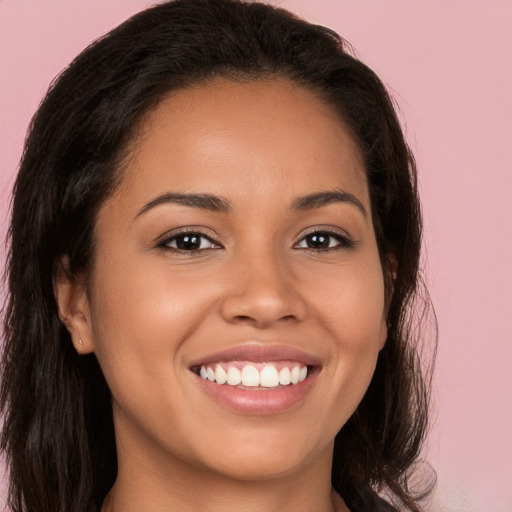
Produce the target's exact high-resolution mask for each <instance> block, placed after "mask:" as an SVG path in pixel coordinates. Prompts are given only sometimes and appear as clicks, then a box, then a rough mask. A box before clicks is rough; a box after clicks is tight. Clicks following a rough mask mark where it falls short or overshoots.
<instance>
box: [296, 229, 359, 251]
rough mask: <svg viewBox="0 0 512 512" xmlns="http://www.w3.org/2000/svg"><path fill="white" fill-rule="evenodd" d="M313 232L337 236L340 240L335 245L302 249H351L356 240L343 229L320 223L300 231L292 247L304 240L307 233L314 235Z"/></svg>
mask: <svg viewBox="0 0 512 512" xmlns="http://www.w3.org/2000/svg"><path fill="white" fill-rule="evenodd" d="M315 233H323V234H326V235H329V236H332V237H334V238H337V239H338V240H339V242H340V245H338V246H335V247H329V248H325V249H313V248H303V249H304V250H310V251H314V252H319V251H329V250H333V249H340V248H341V249H343V248H344V249H352V248H354V247H355V245H356V241H355V240H354V239H353V238H352V237H351V236H350V235H349V234H348V233H347V232H346V231H345V230H343V229H341V228H338V227H335V226H330V225H324V226H322V225H320V226H314V227H311V228H309V229H307V230H306V231H305V232H303V233H301V235H300V238H299V239H298V241H297V242H295V243H294V248H295V247H296V246H297V245H298V244H299V243H300V242H302V241H303V240H304V238H306V237H307V236H309V235H314V234H315Z"/></svg>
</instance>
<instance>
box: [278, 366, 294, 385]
mask: <svg viewBox="0 0 512 512" xmlns="http://www.w3.org/2000/svg"><path fill="white" fill-rule="evenodd" d="M291 381H292V380H291V373H290V368H288V367H286V366H285V367H284V368H283V369H282V370H281V371H280V372H279V384H281V386H288V384H290V382H291Z"/></svg>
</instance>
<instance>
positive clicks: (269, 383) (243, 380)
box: [199, 363, 308, 388]
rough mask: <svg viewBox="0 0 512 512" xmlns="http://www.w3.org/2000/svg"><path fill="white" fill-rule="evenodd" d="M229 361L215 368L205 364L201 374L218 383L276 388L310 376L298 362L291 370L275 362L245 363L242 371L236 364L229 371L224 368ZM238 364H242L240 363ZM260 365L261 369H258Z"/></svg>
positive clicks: (305, 367)
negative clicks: (280, 367) (276, 365)
mask: <svg viewBox="0 0 512 512" xmlns="http://www.w3.org/2000/svg"><path fill="white" fill-rule="evenodd" d="M228 364H229V363H225V364H224V367H223V366H221V364H217V365H215V370H214V369H213V368H211V367H209V366H208V367H207V366H205V365H203V366H201V368H200V369H199V375H200V376H201V378H203V379H207V380H209V381H210V382H217V384H228V385H229V386H238V385H239V384H242V385H243V386H247V387H258V386H259V387H263V388H275V387H278V386H279V385H281V386H288V385H289V384H298V383H299V382H303V381H304V380H305V379H306V378H307V376H308V368H307V366H304V365H299V364H296V365H294V366H293V367H292V369H291V370H290V367H288V366H283V368H282V369H281V370H280V371H278V370H277V368H276V367H275V366H274V365H273V364H269V363H267V364H264V365H261V364H245V366H244V367H243V368H242V370H241V371H240V370H239V368H237V367H236V366H229V367H228V369H227V371H226V370H225V369H224V368H225V367H226V366H227V365H228ZM238 366H241V365H240V364H238ZM258 366H259V367H260V368H261V367H262V366H263V367H262V368H261V371H258Z"/></svg>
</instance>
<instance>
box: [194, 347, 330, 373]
mask: <svg viewBox="0 0 512 512" xmlns="http://www.w3.org/2000/svg"><path fill="white" fill-rule="evenodd" d="M283 360H290V361H297V362H298V363H301V364H303V365H307V366H320V365H321V362H320V359H319V358H318V357H317V356H314V355H312V354H309V353H307V352H304V351H303V350H300V349H298V348H295V347H292V346H289V345H270V344H261V343H256V342H249V343H244V344H243V345H239V346H236V347H231V348H228V349H226V350H221V351H220V352H215V353H214V354H209V355H207V356H204V357H201V358H199V359H196V360H194V361H192V362H191V363H190V367H191V368H192V367H195V366H203V365H207V364H211V363H217V362H220V361H251V362H254V363H268V362H271V361H283Z"/></svg>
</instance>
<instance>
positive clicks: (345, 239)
mask: <svg viewBox="0 0 512 512" xmlns="http://www.w3.org/2000/svg"><path fill="white" fill-rule="evenodd" d="M313 235H316V236H323V237H326V238H328V239H335V240H336V241H337V244H336V245H334V246H331V242H329V245H328V247H324V248H313V247H303V248H302V249H304V250H307V251H311V252H315V253H318V252H327V251H334V250H340V249H353V248H354V247H355V245H356V244H355V242H354V241H353V240H352V239H351V238H350V237H349V236H347V235H346V234H343V233H340V232H338V231H334V230H332V229H321V228H316V229H315V230H313V231H310V232H309V233H306V234H305V235H303V237H302V238H301V239H300V241H299V242H298V243H297V244H295V245H294V246H293V247H294V248H297V246H298V245H299V244H300V243H301V242H303V241H304V240H306V239H307V238H308V237H311V236H313ZM187 236H189V237H191V238H192V237H195V238H200V239H206V240H208V242H209V244H210V247H203V248H201V245H202V242H200V245H199V248H196V249H180V248H179V247H171V246H170V244H171V243H173V242H176V241H177V240H178V239H180V238H185V237H187ZM212 246H217V247H212ZM158 247H160V248H162V249H167V250H170V251H173V252H177V253H180V254H187V255H189V256H195V255H198V254H199V253H201V252H202V251H204V250H207V249H218V248H221V246H220V244H218V243H217V242H216V241H215V240H213V239H212V237H211V235H209V234H207V233H205V232H203V231H201V230H200V229H197V228H195V229H187V230H183V231H179V232H177V233H173V234H172V236H169V237H167V238H165V239H164V240H162V241H161V242H160V243H159V244H158Z"/></svg>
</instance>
